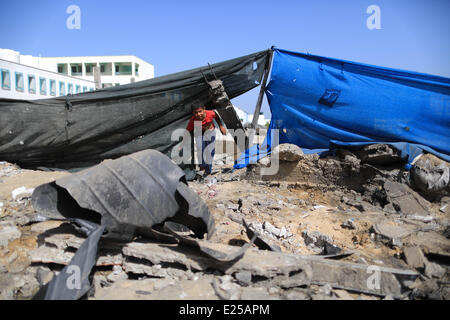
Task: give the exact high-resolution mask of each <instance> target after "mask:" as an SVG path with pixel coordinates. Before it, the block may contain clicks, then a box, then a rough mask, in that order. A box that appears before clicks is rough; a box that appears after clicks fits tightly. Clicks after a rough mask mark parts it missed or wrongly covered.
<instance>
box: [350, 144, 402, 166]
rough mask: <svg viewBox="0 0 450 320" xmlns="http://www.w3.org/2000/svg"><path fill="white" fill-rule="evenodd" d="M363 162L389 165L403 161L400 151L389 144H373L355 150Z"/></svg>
mask: <svg viewBox="0 0 450 320" xmlns="http://www.w3.org/2000/svg"><path fill="white" fill-rule="evenodd" d="M355 153H356V155H357V156H358V158H359V159H361V162H362V163H368V164H376V165H387V164H392V163H396V162H400V161H401V157H400V152H399V151H398V150H397V149H395V148H393V147H391V146H390V145H387V144H371V145H367V146H364V147H363V148H361V149H360V150H358V151H356V152H355Z"/></svg>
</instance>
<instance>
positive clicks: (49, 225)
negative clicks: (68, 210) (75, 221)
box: [31, 220, 64, 233]
mask: <svg viewBox="0 0 450 320" xmlns="http://www.w3.org/2000/svg"><path fill="white" fill-rule="evenodd" d="M63 223H64V222H62V221H56V220H49V221H43V222H39V223H35V224H33V225H32V226H31V232H35V233H44V232H46V231H48V230H51V229H54V228H58V227H59V226H60V225H61V224H63Z"/></svg>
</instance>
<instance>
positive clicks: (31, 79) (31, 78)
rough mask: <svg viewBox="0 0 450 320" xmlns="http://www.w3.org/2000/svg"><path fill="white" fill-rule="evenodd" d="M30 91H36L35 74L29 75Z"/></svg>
mask: <svg viewBox="0 0 450 320" xmlns="http://www.w3.org/2000/svg"><path fill="white" fill-rule="evenodd" d="M28 92H29V93H36V78H35V77H34V76H33V75H28Z"/></svg>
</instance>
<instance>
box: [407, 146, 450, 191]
mask: <svg viewBox="0 0 450 320" xmlns="http://www.w3.org/2000/svg"><path fill="white" fill-rule="evenodd" d="M411 179H412V180H413V182H414V186H415V187H416V188H417V189H418V190H419V191H422V192H424V193H425V194H430V193H431V194H434V195H436V194H440V195H442V193H443V192H444V191H445V189H446V188H447V187H448V186H449V181H450V164H449V163H447V162H446V161H444V160H441V159H439V158H438V157H436V156H434V155H432V154H424V155H422V156H420V158H419V159H418V160H416V161H415V162H414V165H413V167H412V169H411Z"/></svg>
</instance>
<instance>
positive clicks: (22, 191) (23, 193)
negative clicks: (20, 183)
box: [11, 187, 34, 200]
mask: <svg viewBox="0 0 450 320" xmlns="http://www.w3.org/2000/svg"><path fill="white" fill-rule="evenodd" d="M33 191H34V188H26V187H20V188H17V189H14V190H13V192H11V196H12V198H13V200H20V199H22V198H25V197H28V196H30V195H31V194H32V193H33ZM19 196H20V197H19Z"/></svg>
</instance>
